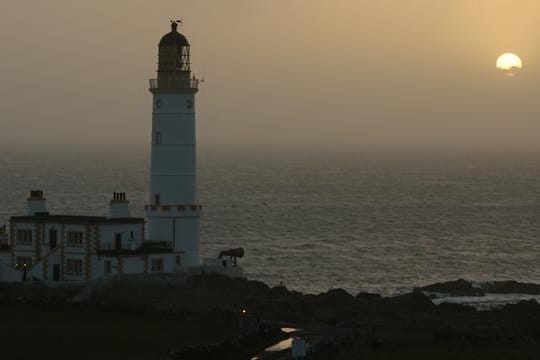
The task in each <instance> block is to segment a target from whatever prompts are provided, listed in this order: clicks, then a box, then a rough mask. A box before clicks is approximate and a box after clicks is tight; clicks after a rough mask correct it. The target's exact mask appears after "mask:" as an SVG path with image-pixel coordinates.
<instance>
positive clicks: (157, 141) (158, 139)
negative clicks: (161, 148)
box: [155, 131, 161, 145]
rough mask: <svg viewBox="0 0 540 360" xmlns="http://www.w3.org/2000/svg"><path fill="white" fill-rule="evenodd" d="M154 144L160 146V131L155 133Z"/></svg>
mask: <svg viewBox="0 0 540 360" xmlns="http://www.w3.org/2000/svg"><path fill="white" fill-rule="evenodd" d="M155 143H156V144H158V145H159V144H161V131H156V139H155Z"/></svg>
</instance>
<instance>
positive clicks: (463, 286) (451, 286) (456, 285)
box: [414, 279, 485, 296]
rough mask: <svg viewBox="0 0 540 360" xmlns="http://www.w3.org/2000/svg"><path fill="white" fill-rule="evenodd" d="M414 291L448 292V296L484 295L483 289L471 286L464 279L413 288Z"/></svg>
mask: <svg viewBox="0 0 540 360" xmlns="http://www.w3.org/2000/svg"><path fill="white" fill-rule="evenodd" d="M414 291H415V292H435V293H444V294H449V295H450V296H484V295H485V291H484V290H482V289H478V288H475V287H473V286H472V284H471V283H470V282H468V281H466V280H463V279H458V280H455V281H447V282H443V283H436V284H431V285H427V286H422V287H418V288H414Z"/></svg>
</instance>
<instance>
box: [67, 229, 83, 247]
mask: <svg viewBox="0 0 540 360" xmlns="http://www.w3.org/2000/svg"><path fill="white" fill-rule="evenodd" d="M82 242H83V233H82V232H80V231H68V232H67V242H66V246H69V247H82V245H83V244H82Z"/></svg>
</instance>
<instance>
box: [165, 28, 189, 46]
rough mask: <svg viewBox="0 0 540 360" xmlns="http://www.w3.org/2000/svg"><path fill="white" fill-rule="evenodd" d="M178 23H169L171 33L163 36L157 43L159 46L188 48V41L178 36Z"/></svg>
mask: <svg viewBox="0 0 540 360" xmlns="http://www.w3.org/2000/svg"><path fill="white" fill-rule="evenodd" d="M177 28H178V23H176V22H173V23H171V32H170V33H168V34H165V35H164V36H163V37H162V38H161V40H160V41H159V46H174V45H176V46H178V47H184V46H189V42H188V39H187V38H186V37H185V36H184V35H182V34H180V33H179V32H178V30H177Z"/></svg>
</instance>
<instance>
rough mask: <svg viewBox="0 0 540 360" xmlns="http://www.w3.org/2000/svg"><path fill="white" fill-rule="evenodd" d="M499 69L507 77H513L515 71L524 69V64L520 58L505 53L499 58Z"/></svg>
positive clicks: (497, 63) (497, 64)
mask: <svg viewBox="0 0 540 360" xmlns="http://www.w3.org/2000/svg"><path fill="white" fill-rule="evenodd" d="M495 66H496V67H497V69H499V70H503V71H504V72H505V74H506V75H508V76H513V75H514V70H519V69H521V67H522V62H521V59H520V57H519V56H517V55H516V54H512V53H504V54H502V55H501V56H499V57H498V58H497V62H496V65H495Z"/></svg>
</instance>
